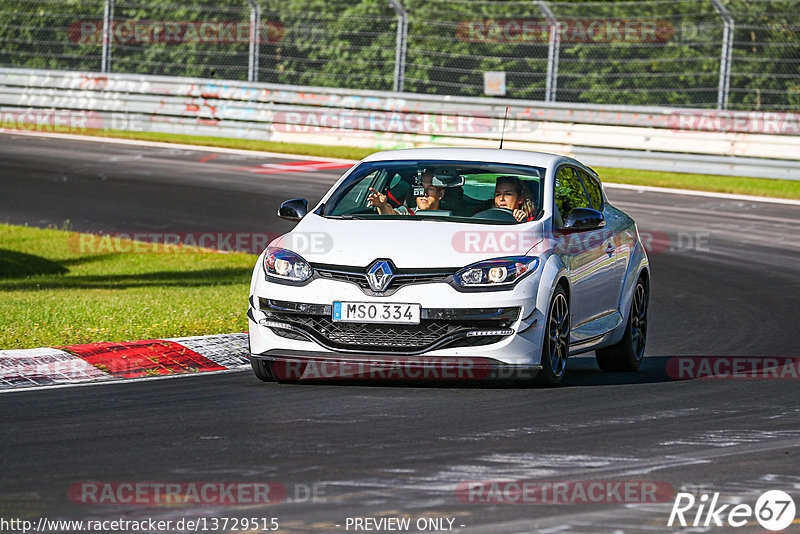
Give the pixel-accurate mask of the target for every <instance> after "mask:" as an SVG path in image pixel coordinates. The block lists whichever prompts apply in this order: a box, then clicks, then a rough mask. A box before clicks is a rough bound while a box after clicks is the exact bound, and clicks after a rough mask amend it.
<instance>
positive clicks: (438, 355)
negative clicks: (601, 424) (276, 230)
mask: <svg viewBox="0 0 800 534" xmlns="http://www.w3.org/2000/svg"><path fill="white" fill-rule="evenodd" d="M278 214H279V215H280V216H281V217H283V218H285V219H289V220H293V221H299V223H298V224H297V226H296V227H295V228H294V230H292V231H291V232H289V233H288V234H286V235H284V236H282V237H280V238H278V239H276V240H275V241H273V242H272V243H271V244H270V246H268V247H267V249H266V250H265V251H264V252H263V253H262V254H261V256H260V257H259V258H258V262H257V263H256V266H255V269H254V271H253V277H252V282H251V285H250V307H249V310H248V318H249V338H250V352H251V364H252V367H253V371H254V373H255V375H256V376H257V377H258V378H260V379H262V380H265V381H266V380H274V379H278V380H287V381H290V380H302V379H314V378H364V377H368V376H372V377H374V376H383V377H389V378H391V377H395V378H481V377H515V376H518V377H536V379H537V381H539V382H541V383H543V384H546V385H556V384H558V383H559V382H561V380H562V379H563V377H564V373H565V370H566V367H567V358H568V356H571V355H574V354H579V353H583V352H587V351H592V350H594V351H595V353H596V358H597V362H598V364H599V365H600V367H601V368H602V369H603V370H619V371H632V370H636V369H637V368H638V367H639V365H640V363H641V361H642V357H643V356H644V350H645V339H646V335H647V305H648V298H649V292H650V273H649V266H648V260H647V255H646V253H645V250H644V248H643V246H642V243H641V241H640V239H639V235H638V232H637V229H636V225H635V223H634V221H633V219H631V218H630V217H629V216H628V215H626V214H625V213H623V212H622V211H620V210H619V209H617V208H615V207H614V206H612V205H611V204H610V203H609V202H608V200H607V198H606V196H605V194H604V193H603V188H602V186H601V183H600V180H599V179H598V177H597V174H596V173H595V172H594V171H593V170H592V169H590V168H589V167H586V166H585V165H582V164H581V163H579V162H577V161H575V160H574V159H571V158H568V157H563V156H557V155H552V154H542V153H535V152H524V151H514V150H492V149H460V148H459V149H456V148H447V149H438V148H431V149H411V150H395V151H386V152H378V153H375V154H372V155H371V156H369V157H367V158H365V159H364V160H362V161H361V162H359V163H358V164H357V165H355V166H354V167H352V168H351V169H350V170H349V171H348V172H347V173H345V175H344V176H342V178H341V179H339V181H338V182H336V184H335V185H334V186H333V187H332V188H331V190H330V191H329V192H328V193H327V194H326V195H325V196H324V197H323V199H322V200H321V201H320V203H319V204H318V205H317V206H316V207H314V208H313V209H312V210H310V211H309V210H308V203H307V202H306V201H305V200H303V199H294V200H288V201H286V202H284V203H283V204H282V205H281V207H280V209H279V212H278ZM376 373H377V374H376Z"/></svg>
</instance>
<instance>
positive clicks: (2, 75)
mask: <svg viewBox="0 0 800 534" xmlns="http://www.w3.org/2000/svg"><path fill="white" fill-rule="evenodd" d="M506 106H508V107H509V119H508V121H504V120H503V114H504V113H505V110H506ZM44 110H58V112H59V113H82V114H83V115H82V116H80V117H78V119H75V117H72V118H71V119H70V121H71V122H72V123H76V125H73V127H74V128H84V129H86V128H93V129H101V130H102V129H108V130H128V131H137V130H138V131H155V132H163V133H181V134H191V135H205V136H214V137H234V138H243V139H260V140H268V141H280V142H301V143H314V144H329V145H339V146H341V145H346V146H359V147H369V148H379V149H386V148H406V147H412V146H443V145H448V146H452V145H457V146H475V147H479V146H481V147H482V146H497V143H498V141H499V139H500V136H501V135H502V132H503V129H504V128H505V134H504V137H505V144H504V146H505V147H506V148H518V149H524V150H541V151H549V152H558V153H565V154H573V155H575V156H576V157H581V158H582V159H584V160H585V161H586V162H587V163H589V164H591V165H596V166H607V167H621V168H636V169H654V170H673V171H677V172H702V173H711V174H727V175H739V176H763V177H767V178H791V179H800V162H798V161H797V158H798V155H800V116H797V117H794V116H792V115H791V114H778V113H771V114H761V115H753V114H752V113H749V114H748V113H745V112H717V111H710V110H686V109H673V108H649V107H648V108H644V107H630V106H596V105H578V104H572V105H569V104H558V103H545V102H533V101H530V102H528V101H519V100H503V99H488V98H466V97H448V96H438V95H419V94H408V93H390V92H374V91H352V90H337V89H331V88H318V87H293V86H280V85H273V84H259V83H248V82H234V81H231V82H218V81H213V80H206V79H195V78H171V77H163V76H143V75H131V74H99V73H89V72H61V71H43V70H26V69H0V114H2V115H1V116H0V118H1V119H2V122H1V123H0V128H5V129H9V128H11V127H14V126H16V127H18V128H21V129H26V128H28V129H30V128H29V126H30V124H31V123H33V127H34V128H38V129H41V126H44V128H45V129H46V128H47V122H48V121H47V119H46V118H45V119H42V113H45V112H44ZM37 113H38V115H37ZM721 114H726V115H721ZM766 115H769V117H767V116H766ZM721 117H722V118H724V119H725V121H726V122H725V123H724V125H727V126H728V127H729V128H730V129H734V128H739V130H744V131H713V127H714V125H715V124H722V122H720V121H721V120H722V119H721ZM767 118H770V120H772V122H771V123H770V124H772V125H773V126H775V125H782V127H781V128H773V129H774V130H775V131H774V132H772V133H771V134H764V133H754V131H758V130H759V128H761V129H763V124H764V123H765V121H766V119H767ZM715 120H716V123H715ZM737 121H738V123H737ZM759 121H760V123H759ZM792 121H794V122H792ZM37 122H40V123H43V125H42V124H39V125H37V124H36V123H37ZM759 124H761V126H758V125H759ZM687 126H688V128H687ZM76 133H80V132H76Z"/></svg>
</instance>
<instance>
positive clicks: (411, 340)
mask: <svg viewBox="0 0 800 534" xmlns="http://www.w3.org/2000/svg"><path fill="white" fill-rule="evenodd" d="M260 301H261V310H262V311H263V312H264V315H265V317H266V319H267V320H269V321H276V322H280V323H286V324H289V325H292V326H293V327H294V328H295V329H297V330H299V331H301V332H303V333H305V334H307V335H309V336H311V337H312V338H313V339H314V340H316V341H318V342H319V343H320V344H322V345H323V346H327V347H329V348H332V349H340V350H352V351H365V352H409V351H420V350H423V349H426V348H427V347H431V346H433V345H437V344H440V343H441V342H443V341H447V340H446V338H448V337H449V336H454V339H452V340H451V341H449V342H446V343H444V344H441V346H437V348H442V347H445V346H460V347H466V346H479V345H487V344H490V343H496V342H498V341H500V340H501V339H503V337H505V336H503V335H487V336H472V337H462V336H459V335H458V334H465V333H467V332H470V331H475V330H497V329H507V328H510V327H511V325H512V324H513V323H514V321H516V319H517V317H518V316H519V308H491V309H472V310H458V309H430V308H427V309H423V310H422V312H423V313H422V319H421V320H420V324H418V325H402V324H370V323H349V322H334V321H333V319H331V314H330V306H324V305H307V304H297V303H288V302H281V301H273V300H269V299H260ZM301 309H303V310H304V311H300V310H301ZM270 328H271V329H272V331H273V332H275V333H276V334H278V335H280V336H282V337H286V338H290V339H296V336H298V335H302V334H299V333H298V332H297V331H291V330H287V329H282V328H279V327H277V326H270Z"/></svg>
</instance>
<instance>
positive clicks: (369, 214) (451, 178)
mask: <svg viewBox="0 0 800 534" xmlns="http://www.w3.org/2000/svg"><path fill="white" fill-rule="evenodd" d="M544 176H545V169H543V168H540V167H528V166H524V165H509V164H502V163H487V162H474V161H379V162H370V163H362V164H361V165H359V166H358V167H357V168H356V169H354V170H353V172H352V173H351V174H350V176H348V178H347V179H346V180H345V181H344V182H343V183H342V184H341V185H340V186H339V187H338V188H337V189H336V191H334V192H333V194H332V195H331V197H330V198H329V199H328V201H327V202H326V203H325V205H324V206H323V207H322V211H321V213H320V214H321V215H323V216H325V217H341V218H354V219H373V218H382V219H399V220H411V219H419V218H430V219H440V220H457V221H459V222H474V223H484V224H518V223H523V222H528V221H532V220H534V219H536V218H537V217H539V216H540V215H541V207H542V195H543V187H542V182H543V179H544Z"/></svg>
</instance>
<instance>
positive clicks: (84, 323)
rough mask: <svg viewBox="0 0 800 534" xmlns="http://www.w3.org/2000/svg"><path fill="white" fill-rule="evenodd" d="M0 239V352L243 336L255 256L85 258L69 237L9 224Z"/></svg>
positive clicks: (179, 251) (1, 227)
mask: <svg viewBox="0 0 800 534" xmlns="http://www.w3.org/2000/svg"><path fill="white" fill-rule="evenodd" d="M0 235H2V241H0V301H2V303H3V304H2V310H3V313H2V315H0V349H20V348H32V347H43V346H53V345H71V344H78V343H92V342H101V341H133V340H138V339H153V338H165V337H177V336H189V335H202V334H216V333H223V332H244V331H245V330H246V328H247V318H246V316H245V312H246V310H247V292H248V287H249V283H250V274H251V272H252V268H253V262H254V261H255V256H252V255H249V254H244V253H219V252H212V251H208V250H205V249H199V248H194V247H179V248H173V249H172V250H171V251H167V250H164V249H157V248H156V247H148V252H144V253H142V252H109V251H107V250H103V251H90V252H82V251H81V250H79V246H78V245H77V243H78V242H79V241H78V235H79V234H77V233H75V232H70V231H65V230H56V229H44V230H43V229H38V228H29V227H24V226H11V225H5V224H0ZM121 244H122V246H121V247H119V248H118V250H123V251H124V250H133V247H131V246H130V242H121Z"/></svg>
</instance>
